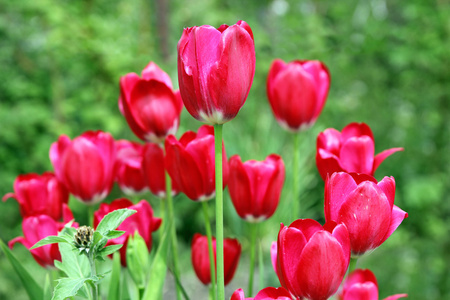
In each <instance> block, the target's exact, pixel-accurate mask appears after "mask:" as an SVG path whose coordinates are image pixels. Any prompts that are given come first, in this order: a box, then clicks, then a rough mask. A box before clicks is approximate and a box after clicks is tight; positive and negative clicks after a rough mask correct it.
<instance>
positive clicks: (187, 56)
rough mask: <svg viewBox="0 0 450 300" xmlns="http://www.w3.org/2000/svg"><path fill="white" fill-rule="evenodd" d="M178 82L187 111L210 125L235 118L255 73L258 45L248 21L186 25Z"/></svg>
mask: <svg viewBox="0 0 450 300" xmlns="http://www.w3.org/2000/svg"><path fill="white" fill-rule="evenodd" d="M177 49H178V83H179V86H180V93H181V98H182V99H183V102H184V105H185V106H186V109H187V111H188V112H189V113H190V114H191V115H192V116H193V117H194V118H195V119H197V120H199V121H201V122H205V123H208V124H223V123H225V122H228V121H230V120H231V119H233V118H234V117H235V116H236V115H237V113H238V112H239V110H240V109H241V107H242V106H243V105H244V103H245V100H246V99H247V95H248V93H249V91H250V87H251V85H252V82H253V76H254V74H255V46H254V42H253V33H252V30H251V28H250V26H249V25H248V24H247V23H245V22H244V21H239V22H237V23H236V24H235V25H232V26H228V25H222V26H220V27H219V28H217V29H216V28H214V27H212V26H209V25H203V26H200V27H196V26H195V27H190V28H186V29H184V31H183V34H182V35H181V38H180V40H179V41H178V46H177Z"/></svg>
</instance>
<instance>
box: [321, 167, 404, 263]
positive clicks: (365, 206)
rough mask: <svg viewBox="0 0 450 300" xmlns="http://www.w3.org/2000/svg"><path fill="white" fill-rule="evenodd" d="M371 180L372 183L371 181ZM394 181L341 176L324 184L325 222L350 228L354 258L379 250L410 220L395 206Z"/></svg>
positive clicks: (333, 176) (338, 174)
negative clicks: (403, 222) (333, 222)
mask: <svg viewBox="0 0 450 300" xmlns="http://www.w3.org/2000/svg"><path fill="white" fill-rule="evenodd" d="M369 179H370V180H369ZM394 198H395V181H394V178H393V177H384V178H383V180H381V181H380V182H379V183H377V181H376V180H375V179H374V178H373V177H372V178H370V177H369V176H365V177H361V176H359V177H358V176H355V177H352V175H350V174H347V173H344V172H338V173H334V174H333V175H331V177H330V178H329V179H328V180H327V181H326V183H325V220H326V221H327V222H328V221H331V220H333V221H335V222H337V223H343V224H345V226H347V229H348V232H349V235H350V243H351V250H352V254H353V255H362V254H364V253H365V252H366V251H370V250H372V249H375V248H377V247H378V246H380V245H381V244H382V243H383V242H384V241H385V240H386V239H387V238H388V237H389V236H390V235H391V234H392V233H393V232H394V231H395V229H397V227H398V226H399V225H400V224H401V222H402V221H403V220H404V219H405V218H407V217H408V214H407V213H406V212H404V211H403V210H401V209H400V208H398V207H397V206H395V205H394Z"/></svg>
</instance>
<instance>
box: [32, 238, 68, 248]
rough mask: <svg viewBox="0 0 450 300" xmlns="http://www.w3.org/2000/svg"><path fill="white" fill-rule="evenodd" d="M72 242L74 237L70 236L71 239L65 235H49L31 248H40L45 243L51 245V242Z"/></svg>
mask: <svg viewBox="0 0 450 300" xmlns="http://www.w3.org/2000/svg"><path fill="white" fill-rule="evenodd" d="M72 242H73V238H72V237H70V240H69V239H67V237H64V236H55V235H50V236H48V237H45V238H43V239H42V240H40V241H39V242H37V243H36V244H34V246H33V247H31V248H30V250H32V249H34V248H39V247H41V246H44V245H49V244H56V243H70V244H71V243H72Z"/></svg>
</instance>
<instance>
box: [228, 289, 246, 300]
mask: <svg viewBox="0 0 450 300" xmlns="http://www.w3.org/2000/svg"><path fill="white" fill-rule="evenodd" d="M230 300H245V295H244V291H243V290H242V289H237V290H235V291H234V293H233V294H232V295H231V298H230Z"/></svg>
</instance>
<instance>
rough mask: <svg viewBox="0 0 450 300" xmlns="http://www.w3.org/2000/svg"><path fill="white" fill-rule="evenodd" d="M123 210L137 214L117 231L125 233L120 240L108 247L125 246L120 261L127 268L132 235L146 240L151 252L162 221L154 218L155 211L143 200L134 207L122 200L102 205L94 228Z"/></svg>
mask: <svg viewBox="0 0 450 300" xmlns="http://www.w3.org/2000/svg"><path fill="white" fill-rule="evenodd" d="M121 208H128V209H134V210H136V211H137V212H136V213H135V214H133V215H131V216H130V217H128V218H127V219H125V221H123V222H122V224H120V226H119V227H117V230H122V231H125V233H124V234H123V235H121V236H120V237H118V238H115V239H112V240H109V241H108V243H107V244H106V245H107V246H109V245H120V244H122V245H123V247H122V248H120V250H119V252H120V260H121V262H122V265H123V266H126V265H127V263H126V251H127V243H128V239H129V237H130V235H133V234H134V233H135V232H136V231H137V232H138V233H139V235H140V236H141V237H142V238H143V239H144V241H145V243H146V244H147V248H148V251H149V252H150V250H151V249H152V232H153V231H155V230H157V229H158V228H159V226H160V225H161V221H162V220H161V219H160V218H155V217H154V216H153V209H152V207H151V206H150V204H149V203H148V202H147V201H145V200H141V201H139V203H138V204H134V205H133V203H132V202H131V201H130V200H128V199H125V198H121V199H116V200H114V201H113V202H111V204H106V203H102V204H100V207H99V209H98V210H97V211H96V212H95V213H94V228H97V226H98V224H99V223H100V221H101V220H102V219H103V217H104V216H106V215H107V214H108V213H110V212H112V211H114V210H116V209H121Z"/></svg>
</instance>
